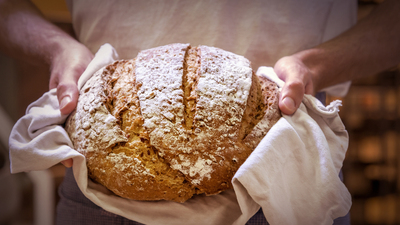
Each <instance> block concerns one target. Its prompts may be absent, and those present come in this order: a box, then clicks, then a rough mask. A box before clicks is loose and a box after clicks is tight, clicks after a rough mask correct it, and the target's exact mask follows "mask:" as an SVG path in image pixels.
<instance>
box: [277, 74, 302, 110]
mask: <svg viewBox="0 0 400 225" xmlns="http://www.w3.org/2000/svg"><path fill="white" fill-rule="evenodd" d="M303 96H304V86H303V85H301V84H299V83H297V84H296V83H290V81H289V82H288V83H286V84H285V85H284V86H283V87H282V91H281V94H280V96H279V108H280V110H281V111H282V113H283V114H286V115H292V114H293V113H295V112H296V110H297V108H299V106H300V104H301V101H302V100H303Z"/></svg>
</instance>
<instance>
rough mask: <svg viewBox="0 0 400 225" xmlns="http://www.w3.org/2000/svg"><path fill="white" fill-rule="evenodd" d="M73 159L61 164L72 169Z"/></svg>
mask: <svg viewBox="0 0 400 225" xmlns="http://www.w3.org/2000/svg"><path fill="white" fill-rule="evenodd" d="M72 162H73V161H72V159H67V160H64V161H62V162H61V163H62V164H63V165H64V166H65V167H67V168H70V167H72Z"/></svg>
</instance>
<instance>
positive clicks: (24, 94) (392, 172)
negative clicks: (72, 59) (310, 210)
mask: <svg viewBox="0 0 400 225" xmlns="http://www.w3.org/2000/svg"><path fill="white" fill-rule="evenodd" d="M381 1H382V0H359V1H358V9H359V11H358V18H359V19H360V18H363V17H364V16H366V15H368V13H369V12H370V11H371V10H373V9H374V7H376V6H377V5H378V4H379V3H380V2H381ZM32 2H34V3H35V4H36V5H37V6H38V7H39V9H40V10H41V11H42V12H43V14H44V15H45V16H46V17H47V18H48V19H49V20H50V21H52V22H53V23H55V24H56V25H58V26H59V27H60V28H62V29H63V30H65V31H66V32H68V33H71V34H73V29H72V25H71V18H70V14H69V12H68V10H67V7H66V5H65V2H64V1H63V0H32ZM0 68H1V72H0V79H1V81H2V82H0V124H1V128H0V134H1V144H0V149H1V155H0V225H6V224H7V225H30V224H37V225H39V224H40V225H46V224H54V217H55V205H56V203H57V200H58V197H57V187H58V185H59V184H60V183H61V182H62V180H63V176H64V170H65V169H64V166H63V165H61V164H59V165H55V166H54V167H52V168H50V169H48V170H46V171H34V172H29V173H19V174H10V171H9V160H8V144H7V143H8V135H9V132H10V129H11V127H12V126H13V124H14V123H15V122H16V121H17V120H18V119H19V118H20V117H21V116H23V115H24V114H25V109H26V107H27V106H28V105H29V104H30V103H31V102H33V101H35V100H36V99H38V98H39V97H40V96H41V95H42V94H43V93H44V92H46V91H47V90H48V80H49V73H48V71H47V69H46V68H41V67H38V66H34V65H30V64H25V63H22V62H19V61H15V60H13V59H11V58H9V57H7V56H5V55H3V54H1V53H0ZM334 99H338V98H336V97H332V96H327V102H328V103H329V102H330V101H332V100H334ZM339 99H340V100H341V101H342V104H343V105H342V107H341V108H340V116H341V118H342V121H343V123H344V124H345V126H346V128H347V130H348V133H349V137H350V139H349V148H348V150H347V154H346V159H345V161H344V165H343V173H344V183H345V184H346V186H347V188H348V189H349V191H350V193H351V195H352V207H351V211H350V215H351V224H353V225H361V224H363V225H364V224H365V225H375V224H382V225H384V224H387V225H389V224H400V65H399V66H398V67H397V68H392V69H390V70H388V71H385V72H382V73H380V74H376V75H375V76H372V77H369V78H367V79H362V80H354V81H353V84H352V86H351V88H350V90H349V93H348V94H347V96H346V97H343V98H339Z"/></svg>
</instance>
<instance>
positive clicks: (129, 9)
mask: <svg viewBox="0 0 400 225" xmlns="http://www.w3.org/2000/svg"><path fill="white" fill-rule="evenodd" d="M67 3H68V6H69V8H70V10H71V12H72V20H73V24H74V29H75V32H76V35H77V39H78V40H79V41H78V40H76V39H74V38H73V37H71V36H69V35H67V34H66V33H64V32H63V31H62V30H60V29H59V28H57V27H56V26H54V25H53V24H51V23H49V22H48V21H46V20H45V19H44V18H43V16H42V15H41V14H40V12H39V11H38V10H37V9H36V8H35V7H34V5H33V4H32V3H30V2H29V1H26V0H0V18H1V20H0V50H2V51H3V52H5V53H8V54H9V55H11V56H13V57H16V58H19V59H22V60H25V61H28V62H31V63H45V64H47V65H48V66H49V68H50V74H51V76H50V83H49V88H50V89H52V88H57V96H58V100H59V104H60V111H61V113H62V114H69V113H70V112H72V110H73V109H74V108H75V106H76V103H77V98H78V89H77V85H76V84H77V80H78V79H79V76H80V75H81V74H82V72H83V71H84V70H85V68H86V66H87V65H88V63H89V62H90V61H91V59H92V58H93V53H94V52H96V51H97V49H98V48H99V46H100V45H102V44H104V43H105V42H110V43H111V44H112V45H113V46H114V47H115V48H116V49H117V51H118V53H119V54H120V57H121V58H132V57H134V56H135V55H136V54H137V52H138V51H139V50H141V49H147V48H150V47H156V46H160V45H164V44H170V43H172V42H190V43H191V44H193V45H198V44H205V45H213V46H216V47H220V48H223V49H225V50H228V51H232V52H235V53H237V54H241V55H244V56H245V57H247V58H249V59H250V61H251V62H252V64H253V67H254V68H257V67H258V66H261V65H264V66H273V65H274V64H275V66H274V69H275V72H276V73H277V75H278V76H279V77H280V78H281V79H282V80H284V81H285V82H286V84H285V86H284V87H283V89H282V92H281V95H280V101H279V107H280V109H281V111H282V112H283V113H285V114H288V115H290V114H293V113H294V112H295V111H296V109H297V108H298V107H299V105H300V103H301V99H302V98H303V95H304V94H315V93H316V92H317V91H319V90H322V89H323V88H326V87H329V86H331V85H336V84H340V83H342V82H344V81H348V80H351V79H354V78H357V77H359V76H364V75H365V76H366V75H372V74H374V73H376V72H378V71H381V70H384V69H386V68H389V67H391V66H394V65H396V63H398V62H399V61H400V58H399V57H400V56H399V55H400V52H399V51H398V50H399V49H400V48H399V39H398V36H397V35H398V34H399V33H400V32H399V29H400V25H399V22H400V18H399V15H398V11H399V8H400V1H397V0H386V1H385V2H384V3H382V4H381V5H380V6H379V7H378V8H377V9H376V10H375V11H374V12H373V13H372V14H371V15H370V16H368V17H367V18H366V19H364V20H363V21H361V22H360V23H358V24H356V25H355V23H356V10H357V7H356V1H347V0H335V1H315V0H302V1H294V0H286V1H262V0H259V1H212V2H206V1H197V2H196V1H168V2H166V1H165V2H163V1H157V2H152V1H134V2H128V3H127V1H118V0H114V1H101V2H97V1H96V3H95V4H93V2H90V1H72V0H69V1H67ZM210 5H211V6H210ZM345 30H347V31H346V32H344V31H345ZM334 37H336V38H334ZM63 164H64V165H65V166H66V167H71V166H72V160H66V161H64V162H63ZM74 185H76V184H74V180H73V177H72V173H71V170H67V174H66V177H65V180H64V182H63V185H62V187H61V188H60V195H61V202H60V205H61V206H59V207H58V213H59V215H58V217H59V219H58V222H60V224H62V223H63V220H64V224H65V223H66V222H65V221H66V220H68V221H69V222H77V220H80V221H81V222H82V221H83V220H84V219H88V218H89V219H90V218H91V219H94V220H95V217H97V218H101V221H103V223H104V221H113V222H115V223H116V221H122V220H123V218H119V217H117V216H116V215H110V214H107V213H106V212H102V213H98V212H97V211H99V210H100V209H99V208H95V206H89V207H88V208H84V209H85V210H88V211H85V213H86V214H89V215H92V216H87V217H85V218H82V217H79V216H74V217H72V218H71V217H70V215H72V214H74V213H76V211H74V210H73V208H74V207H75V206H76V205H73V204H72V203H73V202H74V199H73V198H74V197H75V200H76V201H75V203H77V202H78V203H80V204H83V205H85V204H86V205H88V204H90V203H88V202H87V201H88V200H85V199H83V198H80V199H78V200H77V199H76V198H79V197H77V196H78V195H79V193H78V192H79V190H77V187H75V186H74ZM67 187H68V188H67ZM71 190H72V191H71ZM67 195H68V196H67ZM74 195H77V196H74ZM67 205H70V207H67ZM68 210H70V211H69V212H68ZM75 210H79V209H75ZM100 215H101V216H100ZM73 219H77V220H73ZM252 219H253V218H252ZM72 220H73V221H72ZM254 220H256V219H254ZM264 220H265V219H264ZM99 221H100V219H99ZM92 222H93V221H92ZM125 222H126V221H125ZM131 222H132V224H135V223H134V222H133V221H131ZM88 223H90V222H88ZM110 223H111V222H110ZM265 223H266V221H261V222H259V223H258V224H265ZM348 223H349V220H348V217H347V219H343V220H342V222H340V220H337V221H335V224H348ZM80 224H83V222H82V223H80ZM249 224H251V223H250V221H249ZM252 224H257V222H255V223H252Z"/></svg>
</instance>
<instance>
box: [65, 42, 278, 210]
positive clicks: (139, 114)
mask: <svg viewBox="0 0 400 225" xmlns="http://www.w3.org/2000/svg"><path fill="white" fill-rule="evenodd" d="M280 116H281V115H280V112H279V109H278V88H277V86H276V84H275V83H273V82H272V81H270V80H268V79H266V78H264V77H257V76H256V75H255V74H254V73H253V71H252V69H251V67H250V62H249V61H248V60H247V59H246V58H244V57H242V56H239V55H236V54H234V53H231V52H227V51H224V50H222V49H219V48H215V47H208V46H198V47H191V46H190V45H189V44H171V45H166V46H161V47H157V48H153V49H148V50H144V51H141V52H140V53H139V54H138V56H137V57H136V58H135V59H131V60H118V61H116V62H114V63H112V64H110V65H108V66H106V67H104V68H102V69H101V70H99V71H98V72H96V73H95V74H94V75H93V77H92V78H91V79H89V81H88V82H87V83H86V84H85V85H84V87H83V88H82V90H81V92H80V97H79V101H78V105H77V108H76V110H75V111H74V112H73V113H72V114H71V115H70V116H69V118H68V120H67V122H66V127H65V128H66V130H67V132H68V133H69V135H70V138H71V140H72V142H73V144H74V148H75V149H76V150H77V151H79V152H80V153H82V154H83V155H85V157H86V162H87V167H88V171H89V176H90V178H91V179H93V180H94V181H96V182H98V183H100V184H102V185H104V186H105V187H107V188H108V189H109V190H111V191H112V192H114V193H115V194H116V195H119V196H121V197H124V198H128V199H134V200H145V201H155V200H171V201H176V202H185V201H186V200H188V199H189V198H191V197H192V196H193V195H195V194H206V195H214V194H218V193H220V192H221V191H224V190H226V189H229V188H232V184H231V179H232V177H233V175H234V174H235V172H236V171H237V170H238V168H239V167H240V165H241V164H243V162H244V161H245V160H246V159H247V157H248V156H249V155H250V154H251V152H252V151H253V150H254V148H255V147H256V146H257V145H258V143H259V142H260V141H261V139H262V138H263V137H264V136H265V135H266V133H267V132H268V131H269V129H270V128H271V127H272V125H273V124H275V123H276V122H277V120H278V119H279V118H280Z"/></svg>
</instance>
